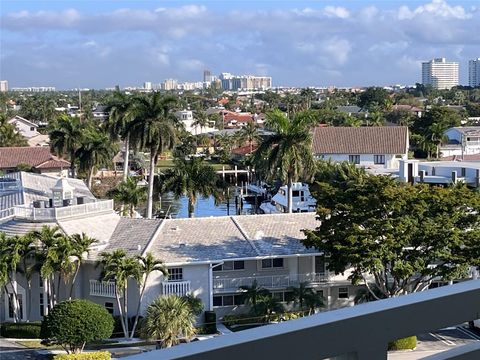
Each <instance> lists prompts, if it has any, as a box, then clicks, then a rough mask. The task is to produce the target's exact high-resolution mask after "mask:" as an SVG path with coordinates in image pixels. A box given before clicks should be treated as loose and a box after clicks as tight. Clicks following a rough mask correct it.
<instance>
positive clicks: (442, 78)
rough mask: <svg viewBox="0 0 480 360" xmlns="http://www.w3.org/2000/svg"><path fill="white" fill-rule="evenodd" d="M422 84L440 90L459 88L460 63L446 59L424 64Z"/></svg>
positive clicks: (437, 59)
mask: <svg viewBox="0 0 480 360" xmlns="http://www.w3.org/2000/svg"><path fill="white" fill-rule="evenodd" d="M422 84H423V85H431V86H432V87H433V88H435V89H440V90H442V89H451V88H452V87H454V86H458V85H459V81H458V63H457V62H449V61H446V59H445V58H436V59H433V60H430V61H427V62H422Z"/></svg>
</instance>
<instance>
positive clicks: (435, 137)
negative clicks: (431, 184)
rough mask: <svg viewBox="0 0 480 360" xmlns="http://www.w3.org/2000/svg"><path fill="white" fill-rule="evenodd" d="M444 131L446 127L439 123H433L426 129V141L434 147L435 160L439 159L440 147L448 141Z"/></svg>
mask: <svg viewBox="0 0 480 360" xmlns="http://www.w3.org/2000/svg"><path fill="white" fill-rule="evenodd" d="M445 130H447V126H446V125H445V124H443V123H441V122H437V123H433V124H432V125H430V127H429V128H428V129H427V139H428V140H429V141H430V142H431V144H432V145H434V146H435V151H436V157H437V159H438V158H439V157H440V145H442V143H444V142H445V141H447V140H448V138H447V136H446V135H445Z"/></svg>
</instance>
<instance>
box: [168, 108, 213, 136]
mask: <svg viewBox="0 0 480 360" xmlns="http://www.w3.org/2000/svg"><path fill="white" fill-rule="evenodd" d="M175 115H176V116H177V118H178V119H179V120H180V121H181V122H182V123H183V126H184V127H185V130H186V131H188V132H189V133H190V134H192V135H198V134H203V133H208V132H213V131H217V129H216V128H215V124H213V123H211V122H209V125H207V126H200V125H198V124H195V118H194V115H193V111H192V110H181V111H177V112H176V113H175Z"/></svg>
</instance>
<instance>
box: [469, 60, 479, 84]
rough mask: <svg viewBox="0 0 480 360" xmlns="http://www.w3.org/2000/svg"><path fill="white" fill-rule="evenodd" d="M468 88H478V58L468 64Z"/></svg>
mask: <svg viewBox="0 0 480 360" xmlns="http://www.w3.org/2000/svg"><path fill="white" fill-rule="evenodd" d="M468 86H471V87H476V86H480V58H477V59H476V60H470V61H469V62H468Z"/></svg>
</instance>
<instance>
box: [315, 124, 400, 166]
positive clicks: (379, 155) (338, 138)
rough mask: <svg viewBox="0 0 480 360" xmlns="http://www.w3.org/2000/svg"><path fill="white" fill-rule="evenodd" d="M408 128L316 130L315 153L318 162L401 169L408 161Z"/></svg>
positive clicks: (327, 128) (318, 128)
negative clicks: (400, 162)
mask: <svg viewBox="0 0 480 360" xmlns="http://www.w3.org/2000/svg"><path fill="white" fill-rule="evenodd" d="M408 148H409V134H408V128H407V127H405V126H372V127H322V126H319V127H316V128H315V129H314V131H313V146H312V151H313V154H314V156H315V158H317V159H325V160H332V161H349V162H352V163H354V164H356V165H359V166H362V167H372V168H385V169H398V166H399V160H401V159H407V158H408Z"/></svg>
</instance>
